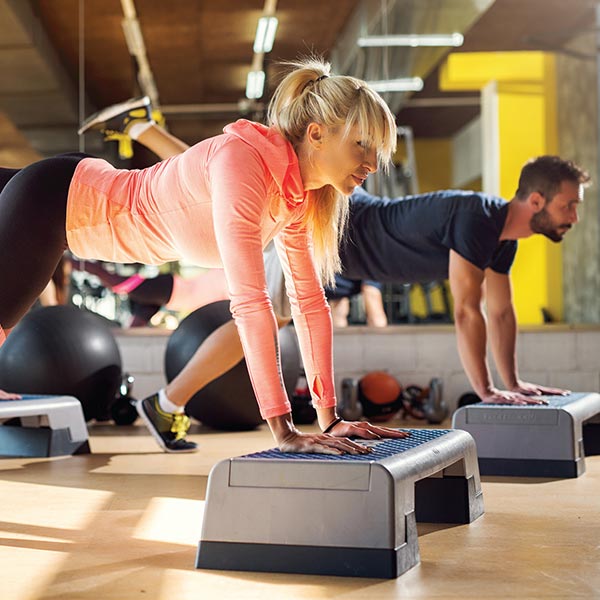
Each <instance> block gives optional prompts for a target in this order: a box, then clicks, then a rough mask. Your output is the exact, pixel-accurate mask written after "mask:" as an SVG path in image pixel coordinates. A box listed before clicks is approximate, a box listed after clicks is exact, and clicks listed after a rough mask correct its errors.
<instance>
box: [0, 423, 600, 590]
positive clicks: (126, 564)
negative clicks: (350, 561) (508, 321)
mask: <svg viewBox="0 0 600 600" xmlns="http://www.w3.org/2000/svg"><path fill="white" fill-rule="evenodd" d="M398 426H411V427H412V426H414V423H409V424H407V423H398ZM89 429H90V436H91V437H90V444H91V447H92V451H93V454H90V455H83V456H72V457H59V458H49V459H2V460H0V600H33V599H38V598H44V599H56V600H59V599H60V600H70V599H77V600H80V599H81V600H84V599H85V600H88V599H89V600H92V599H93V600H113V599H114V600H128V599H130V598H143V599H147V600H192V599H193V600H199V599H207V600H213V599H214V600H229V599H232V600H233V599H235V600H238V599H255V598H256V599H260V600H271V599H277V600H283V599H295V598H298V599H335V600H342V599H359V598H365V599H373V600H377V599H384V598H398V599H410V598H437V599H439V598H565V599H570V598H600V456H597V457H596V456H594V457H588V458H587V459H586V463H587V472H586V473H585V474H584V475H583V476H582V477H579V478H577V479H526V478H490V477H487V478H483V479H482V482H483V491H484V502H485V511H486V512H485V515H484V516H483V517H482V518H480V519H479V520H477V521H476V522H474V523H472V524H470V525H460V526H450V525H426V524H422V525H419V545H420V552H421V563H420V564H419V565H418V566H417V567H415V568H413V569H411V570H410V571H408V572H407V573H405V574H404V575H402V576H401V577H399V578H398V579H394V580H379V579H359V578H342V577H317V576H308V575H286V574H277V573H273V574H270V573H243V572H225V571H201V570H197V569H196V568H195V567H194V562H195V552H196V546H197V542H198V539H199V532H200V526H201V520H202V511H203V500H204V498H205V492H206V482H207V476H208V473H209V471H210V468H211V467H212V465H214V464H215V463H216V462H217V461H219V460H221V459H224V458H228V457H231V456H237V455H240V454H245V453H248V452H252V451H257V450H262V449H265V448H269V447H272V446H273V442H272V439H271V437H270V433H269V432H268V430H267V429H266V428H261V429H259V430H256V431H253V432H244V433H216V432H210V431H208V430H203V429H202V428H201V427H200V426H198V425H195V426H193V430H192V431H193V435H192V439H194V440H195V441H198V442H199V443H200V444H201V450H200V452H199V453H197V454H188V455H180V456H173V455H169V454H164V453H162V452H160V451H159V450H158V447H157V446H156V445H155V442H154V441H153V439H152V438H151V437H150V435H149V434H148V433H147V432H146V430H145V429H144V427H143V426H142V425H140V424H136V425H134V426H131V427H118V426H115V425H105V424H101V425H90V428H89ZM305 429H306V428H305Z"/></svg>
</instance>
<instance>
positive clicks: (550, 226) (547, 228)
mask: <svg viewBox="0 0 600 600" xmlns="http://www.w3.org/2000/svg"><path fill="white" fill-rule="evenodd" d="M529 227H530V228H531V231H533V232H534V233H541V234H542V235H545V236H546V237H547V238H548V239H549V240H552V241H553V242H562V239H563V236H564V235H565V233H567V231H568V230H569V229H571V225H570V224H569V223H564V224H562V225H556V223H554V222H553V221H552V217H551V216H550V214H549V213H548V211H547V210H546V209H545V208H544V209H542V210H541V211H540V212H539V213H536V214H535V215H533V216H532V217H531V220H530V221H529ZM563 227H564V228H566V231H564V232H563V233H561V232H559V231H558V230H559V229H561V228H563Z"/></svg>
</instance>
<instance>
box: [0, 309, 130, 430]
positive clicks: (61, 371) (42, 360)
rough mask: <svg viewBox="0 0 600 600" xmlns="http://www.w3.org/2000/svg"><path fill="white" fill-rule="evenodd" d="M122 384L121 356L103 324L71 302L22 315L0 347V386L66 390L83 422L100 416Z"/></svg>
mask: <svg viewBox="0 0 600 600" xmlns="http://www.w3.org/2000/svg"><path fill="white" fill-rule="evenodd" d="M120 383H121V355H120V353H119V348H118V346H117V343H116V341H115V338H114V337H113V334H112V333H111V330H110V328H109V327H108V325H107V324H106V322H105V321H104V320H103V319H101V318H100V317H98V316H96V315H95V314H93V313H90V312H87V311H83V310H80V309H78V308H76V307H74V306H47V307H44V308H38V309H35V310H32V311H31V312H29V313H27V314H26V315H25V316H24V317H23V319H21V321H20V322H19V324H18V325H17V326H16V327H15V328H14V329H13V331H12V333H11V334H10V335H9V336H8V338H7V340H6V342H5V343H4V345H3V346H2V348H0V389H4V390H7V391H10V392H18V393H22V394H49V395H53V394H59V395H62V394H66V395H69V396H75V397H76V398H78V399H79V401H80V402H81V405H82V407H83V413H84V416H85V419H86V420H90V419H95V418H99V419H105V418H107V416H106V415H107V414H108V412H109V406H110V405H111V403H112V402H113V400H114V398H115V394H116V392H117V389H118V387H119V385H120Z"/></svg>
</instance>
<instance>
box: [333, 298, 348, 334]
mask: <svg viewBox="0 0 600 600" xmlns="http://www.w3.org/2000/svg"><path fill="white" fill-rule="evenodd" d="M329 306H330V307H331V319H332V321H333V326H334V327H348V314H349V313H350V299H349V298H340V299H338V300H330V301H329Z"/></svg>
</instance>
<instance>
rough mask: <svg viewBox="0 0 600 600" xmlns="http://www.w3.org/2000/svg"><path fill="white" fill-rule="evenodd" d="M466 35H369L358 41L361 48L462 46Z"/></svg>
mask: <svg viewBox="0 0 600 600" xmlns="http://www.w3.org/2000/svg"><path fill="white" fill-rule="evenodd" d="M463 42H464V37H463V35H462V34H460V33H427V34H417V33H414V34H413V33H410V34H398V35H367V36H364V37H359V38H358V40H357V41H356V43H357V44H358V46H360V47H361V48H383V47H388V46H408V47H412V48H417V47H419V46H453V47H458V46H462V45H463Z"/></svg>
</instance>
